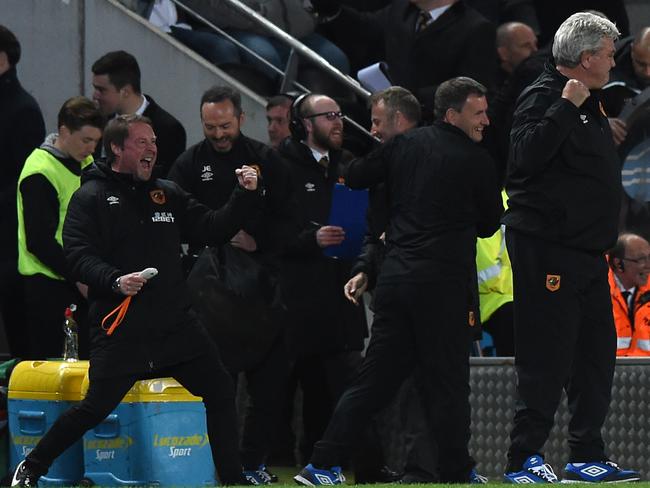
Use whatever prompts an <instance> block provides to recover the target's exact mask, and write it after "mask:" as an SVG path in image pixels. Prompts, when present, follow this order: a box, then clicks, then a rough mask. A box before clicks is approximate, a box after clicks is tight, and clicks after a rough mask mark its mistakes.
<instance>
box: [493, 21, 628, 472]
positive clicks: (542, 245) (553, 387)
mask: <svg viewBox="0 0 650 488" xmlns="http://www.w3.org/2000/svg"><path fill="white" fill-rule="evenodd" d="M617 35H618V31H617V30H616V27H615V26H614V24H612V23H611V22H609V21H608V20H606V19H603V18H601V17H599V16H597V15H594V14H587V13H579V14H574V15H572V16H571V17H569V19H567V20H566V21H565V22H564V24H562V26H561V27H560V29H559V30H558V32H557V34H556V36H555V42H554V45H553V56H554V58H555V64H556V65H555V66H553V65H552V64H550V63H549V64H547V66H546V68H545V71H544V72H543V73H542V74H541V75H540V77H539V78H537V80H536V81H535V82H533V84H532V85H530V86H529V87H528V88H527V89H526V90H525V91H524V92H523V93H522V95H521V96H520V97H519V101H518V104H517V108H516V110H515V114H514V123H513V126H512V132H511V144H512V145H511V150H510V166H509V169H508V176H507V180H506V191H507V193H508V197H509V202H508V210H507V211H506V213H505V215H504V217H503V220H502V222H503V223H504V224H505V225H506V228H507V230H506V242H507V246H508V253H509V254H510V259H511V261H512V270H513V278H514V319H515V359H516V368H517V376H518V382H517V393H518V397H519V401H518V404H517V409H516V413H515V417H514V428H513V430H512V432H511V445H510V449H509V451H508V465H507V467H506V475H505V479H506V481H508V482H511V483H524V482H528V483H530V482H538V483H546V482H555V481H557V477H556V476H555V474H554V473H553V471H552V469H551V467H550V466H548V465H546V464H544V462H543V457H542V455H541V449H542V447H543V445H544V443H545V442H546V440H547V438H548V435H549V432H550V430H551V427H552V426H553V419H554V415H555V411H556V409H557V406H558V403H559V401H560V396H561V393H562V389H563V388H564V389H565V390H566V392H567V397H568V403H569V411H570V412H571V421H570V423H569V448H570V457H569V461H570V463H569V464H567V466H566V468H565V472H564V477H565V478H566V479H569V480H573V481H625V480H630V479H634V475H633V474H631V473H633V472H631V471H623V470H620V469H619V468H618V467H616V466H615V465H614V464H613V463H610V462H608V461H607V457H606V454H605V452H604V443H603V438H602V435H601V428H602V425H603V422H604V421H605V416H606V414H607V411H608V408H609V401H610V390H611V386H612V378H613V373H614V364H615V355H616V332H615V329H614V323H613V318H612V309H611V300H610V298H609V286H608V282H607V271H608V268H607V262H606V260H605V256H604V253H605V251H606V250H607V249H609V248H610V247H611V246H613V245H614V243H615V242H616V237H617V219H618V214H619V205H620V199H621V171H620V166H619V160H618V157H617V155H616V148H615V146H614V142H613V140H612V134H611V131H610V128H609V124H608V121H607V118H606V116H605V114H604V113H603V111H602V110H601V108H600V104H599V100H598V92H595V91H593V90H596V89H598V88H600V87H602V86H603V85H604V84H605V83H607V80H608V78H609V70H610V69H611V67H612V66H613V64H614V62H613V54H614V42H613V41H614V39H615V38H616V36H617ZM590 90H592V91H590ZM572 463H586V464H584V465H581V464H578V465H573V464H572ZM583 468H584V469H583ZM636 476H637V478H636V479H638V473H637V474H636Z"/></svg>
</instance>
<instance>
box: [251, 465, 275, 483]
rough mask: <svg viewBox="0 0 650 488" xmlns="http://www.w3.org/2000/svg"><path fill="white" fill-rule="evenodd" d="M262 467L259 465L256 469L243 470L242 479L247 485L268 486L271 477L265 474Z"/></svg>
mask: <svg viewBox="0 0 650 488" xmlns="http://www.w3.org/2000/svg"><path fill="white" fill-rule="evenodd" d="M262 468H264V465H263V464H262V465H260V467H259V468H258V469H245V470H244V478H246V481H248V484H249V485H270V484H271V477H270V476H269V475H268V474H267V473H266V471H265V470H264V469H262Z"/></svg>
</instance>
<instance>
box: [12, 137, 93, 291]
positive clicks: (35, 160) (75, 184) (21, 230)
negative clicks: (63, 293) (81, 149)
mask: <svg viewBox="0 0 650 488" xmlns="http://www.w3.org/2000/svg"><path fill="white" fill-rule="evenodd" d="M92 162H93V157H92V156H88V157H87V158H86V159H84V160H83V161H82V162H81V163H80V165H81V168H85V167H86V166H88V165H89V164H91V163H92ZM34 174H41V175H43V176H45V178H47V180H48V181H49V182H50V184H51V185H52V186H53V187H54V189H55V190H56V193H57V196H58V199H59V224H58V226H57V229H56V233H55V235H54V237H55V239H56V242H58V243H59V245H60V246H61V247H63V221H64V220H65V214H66V212H67V211H68V203H69V202H70V198H72V194H73V193H74V192H75V191H76V190H77V188H79V186H80V184H81V178H80V177H79V176H77V175H76V174H74V173H72V172H71V171H70V170H69V169H68V168H66V167H65V166H64V165H63V163H61V162H60V161H59V160H58V159H57V158H55V157H54V156H53V155H52V154H50V153H49V152H47V151H46V150H44V149H40V148H37V149H34V151H32V153H31V154H30V155H29V157H28V158H27V160H26V161H25V165H24V166H23V170H22V171H21V172H20V177H19V178H18V191H17V204H18V205H17V206H18V271H19V272H20V274H21V275H24V276H32V275H35V274H43V275H45V276H48V277H49V278H52V279H55V280H63V279H64V278H63V277H62V276H59V275H58V274H57V273H55V272H54V271H52V270H51V269H50V268H48V267H47V266H46V265H45V264H43V263H42V262H41V261H40V260H39V259H38V258H37V257H36V256H34V255H33V254H32V253H31V252H29V251H28V250H27V238H26V234H25V221H24V219H23V197H22V194H21V193H20V183H21V182H22V181H23V180H24V179H25V178H27V177H28V176H32V175H34Z"/></svg>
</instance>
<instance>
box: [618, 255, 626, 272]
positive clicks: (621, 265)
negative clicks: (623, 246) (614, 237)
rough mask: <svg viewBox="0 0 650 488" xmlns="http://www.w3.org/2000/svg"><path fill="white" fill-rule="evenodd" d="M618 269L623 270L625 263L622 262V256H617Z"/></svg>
mask: <svg viewBox="0 0 650 488" xmlns="http://www.w3.org/2000/svg"><path fill="white" fill-rule="evenodd" d="M618 269H619V270H621V271H625V263H624V262H623V259H622V258H619V260H618Z"/></svg>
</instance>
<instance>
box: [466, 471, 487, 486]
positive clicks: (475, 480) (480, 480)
mask: <svg viewBox="0 0 650 488" xmlns="http://www.w3.org/2000/svg"><path fill="white" fill-rule="evenodd" d="M487 482H488V479H487V478H486V477H485V476H483V475H481V474H478V473H477V472H476V470H475V469H473V470H472V471H470V473H469V483H470V485H484V484H486V483H487Z"/></svg>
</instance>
